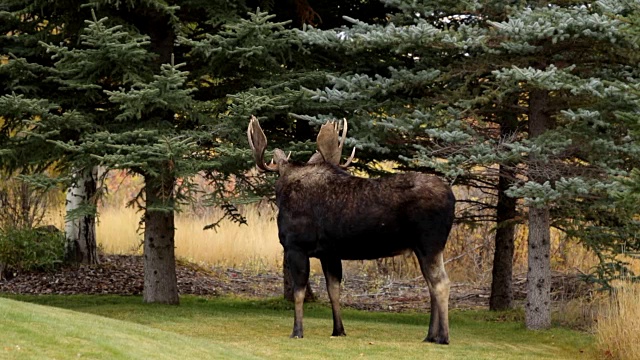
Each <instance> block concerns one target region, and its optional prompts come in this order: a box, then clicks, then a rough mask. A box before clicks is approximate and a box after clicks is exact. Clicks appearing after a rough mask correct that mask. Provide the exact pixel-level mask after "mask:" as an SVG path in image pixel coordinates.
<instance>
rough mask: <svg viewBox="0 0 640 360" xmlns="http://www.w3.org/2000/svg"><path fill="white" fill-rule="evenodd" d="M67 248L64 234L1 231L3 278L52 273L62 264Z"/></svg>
mask: <svg viewBox="0 0 640 360" xmlns="http://www.w3.org/2000/svg"><path fill="white" fill-rule="evenodd" d="M65 245H66V241H65V238H64V234H63V233H62V232H60V231H57V230H56V231H52V230H51V229H50V228H48V227H42V228H35V229H29V228H27V229H16V228H8V229H4V230H2V231H0V277H1V276H2V273H3V272H4V273H11V272H20V271H31V270H51V269H53V268H54V267H55V266H56V265H58V264H61V263H62V262H63V260H64V257H65ZM2 270H4V271H2Z"/></svg>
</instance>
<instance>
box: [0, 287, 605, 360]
mask: <svg viewBox="0 0 640 360" xmlns="http://www.w3.org/2000/svg"><path fill="white" fill-rule="evenodd" d="M16 300H20V301H16ZM181 301H182V303H181V305H180V306H167V305H149V304H143V303H142V300H141V298H140V297H120V296H11V299H9V298H8V297H5V298H1V297H0V359H71V358H79V359H179V360H187V359H215V358H223V359H254V358H266V359H305V360H306V359H386V360H391V359H394V360H395V359H418V358H422V359H464V360H471V359H588V358H593V353H594V350H593V347H592V345H591V344H592V342H593V337H592V336H590V335H588V334H585V333H581V332H577V331H571V330H566V329H561V328H554V329H551V330H548V331H536V332H532V331H527V330H526V329H525V328H524V325H523V324H522V321H519V320H512V319H513V318H514V315H513V314H512V313H506V314H505V313H491V312H488V311H451V313H450V318H451V320H450V321H451V345H449V346H442V345H434V344H429V343H423V342H422V339H423V338H424V336H425V334H426V331H427V326H428V315H427V314H418V313H404V314H392V313H373V312H365V311H355V310H348V309H346V310H345V311H344V314H343V317H344V322H345V327H346V331H347V334H348V336H347V337H340V338H331V337H330V336H329V335H330V334H331V310H330V309H329V308H328V307H326V306H324V305H321V304H307V305H305V338H304V339H297V340H294V339H289V338H288V336H289V334H290V332H291V326H292V323H293V311H292V307H291V305H289V304H288V303H286V302H284V301H282V300H260V301H256V300H246V299H235V298H228V297H223V298H210V299H206V298H200V297H182V298H181ZM516 317H517V316H516Z"/></svg>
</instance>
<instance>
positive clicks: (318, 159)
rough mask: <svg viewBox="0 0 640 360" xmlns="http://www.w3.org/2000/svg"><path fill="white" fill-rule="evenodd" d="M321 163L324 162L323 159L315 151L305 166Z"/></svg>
mask: <svg viewBox="0 0 640 360" xmlns="http://www.w3.org/2000/svg"><path fill="white" fill-rule="evenodd" d="M322 162H324V158H323V157H322V154H320V153H319V152H317V151H316V152H314V153H313V155H311V157H310V158H309V161H307V164H320V163H322Z"/></svg>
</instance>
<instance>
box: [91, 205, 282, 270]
mask: <svg viewBox="0 0 640 360" xmlns="http://www.w3.org/2000/svg"><path fill="white" fill-rule="evenodd" d="M243 214H244V216H246V218H247V221H248V222H249V224H250V225H249V226H247V225H238V224H235V223H232V222H230V221H223V222H222V223H221V224H220V227H218V228H217V230H216V231H214V230H203V228H204V227H205V226H206V225H207V224H210V223H211V222H213V221H215V220H217V219H218V217H219V214H218V213H216V212H213V213H211V214H209V215H208V216H195V215H192V214H190V213H179V214H178V215H177V216H176V219H175V221H176V223H175V224H176V239H175V241H176V256H177V257H179V258H182V259H185V260H188V261H192V262H197V263H206V264H216V265H220V266H229V267H242V268H251V269H264V268H268V269H275V268H277V267H279V266H280V264H281V263H282V247H281V246H280V243H279V241H278V230H277V225H276V222H275V218H274V213H273V211H269V210H262V211H260V212H259V211H258V210H257V207H248V208H247V210H246V211H244V212H243ZM140 217H141V213H139V212H136V211H135V210H134V209H131V208H123V209H115V208H105V209H102V211H101V212H100V218H99V221H98V225H97V229H96V231H97V233H96V237H97V241H98V246H99V247H100V248H101V249H102V250H103V251H104V252H106V253H110V254H140V253H141V251H142V239H143V236H142V232H141V231H140V226H139V223H140Z"/></svg>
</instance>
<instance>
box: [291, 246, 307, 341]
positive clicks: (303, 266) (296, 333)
mask: <svg viewBox="0 0 640 360" xmlns="http://www.w3.org/2000/svg"><path fill="white" fill-rule="evenodd" d="M285 256H286V257H287V263H288V264H289V274H291V280H292V281H291V282H292V283H293V299H294V302H295V313H294V317H293V332H292V333H291V336H290V337H291V338H293V339H298V338H302V337H303V328H302V317H303V305H304V296H305V293H306V290H307V283H308V282H309V257H308V256H307V255H306V254H304V253H303V252H300V251H295V250H286V254H285Z"/></svg>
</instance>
